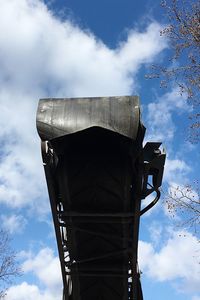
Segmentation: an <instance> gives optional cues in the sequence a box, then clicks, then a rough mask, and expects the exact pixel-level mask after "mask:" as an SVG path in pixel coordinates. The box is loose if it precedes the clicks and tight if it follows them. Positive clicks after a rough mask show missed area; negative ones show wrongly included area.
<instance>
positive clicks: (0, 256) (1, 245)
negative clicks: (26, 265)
mask: <svg viewBox="0 0 200 300" xmlns="http://www.w3.org/2000/svg"><path fill="white" fill-rule="evenodd" d="M20 275H21V270H20V268H19V265H18V263H17V260H16V253H15V252H14V251H13V250H12V249H11V246H10V238H9V235H8V233H7V232H5V231H4V230H0V299H4V297H5V295H6V290H7V288H8V286H9V285H10V284H12V283H13V281H14V279H15V277H16V276H20Z"/></svg>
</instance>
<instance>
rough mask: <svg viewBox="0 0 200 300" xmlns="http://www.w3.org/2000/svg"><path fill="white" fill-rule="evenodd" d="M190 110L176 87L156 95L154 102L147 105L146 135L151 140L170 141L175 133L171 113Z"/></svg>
mask: <svg viewBox="0 0 200 300" xmlns="http://www.w3.org/2000/svg"><path fill="white" fill-rule="evenodd" d="M188 110H190V107H189V105H187V102H186V99H185V98H184V97H183V96H181V95H180V93H179V92H178V90H177V89H173V90H172V91H171V92H168V93H166V94H164V95H163V96H161V97H158V100H157V101H156V102H151V103H149V104H148V105H147V113H146V114H147V120H146V121H147V128H148V130H147V135H148V136H147V137H146V139H148V140H152V141H155V140H157V141H162V142H163V143H164V144H165V143H167V142H170V141H171V140H172V139H173V137H174V134H175V131H176V126H175V124H174V120H173V113H174V112H176V114H181V113H183V112H188Z"/></svg>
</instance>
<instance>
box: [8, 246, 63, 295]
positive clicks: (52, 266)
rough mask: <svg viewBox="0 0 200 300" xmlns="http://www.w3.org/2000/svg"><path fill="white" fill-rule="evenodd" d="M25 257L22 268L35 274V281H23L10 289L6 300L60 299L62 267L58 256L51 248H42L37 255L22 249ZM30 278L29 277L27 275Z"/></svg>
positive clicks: (25, 271)
mask: <svg viewBox="0 0 200 300" xmlns="http://www.w3.org/2000/svg"><path fill="white" fill-rule="evenodd" d="M19 257H20V258H21V259H25V261H24V263H23V264H22V266H21V267H22V270H23V272H24V273H25V274H26V275H27V274H29V275H34V276H35V280H34V282H38V284H37V285H36V284H30V283H28V282H22V283H20V284H18V285H13V286H12V287H10V288H9V289H8V292H7V296H6V300H35V299H37V300H40V299H41V300H42V299H44V300H59V299H61V297H62V296H61V295H62V279H61V269H60V262H59V259H58V257H56V256H55V255H54V253H53V250H52V249H50V248H43V249H41V250H40V251H39V252H38V253H37V254H36V255H35V254H34V253H32V252H30V251H29V252H25V251H22V252H21V253H20V254H19ZM27 278H28V277H27Z"/></svg>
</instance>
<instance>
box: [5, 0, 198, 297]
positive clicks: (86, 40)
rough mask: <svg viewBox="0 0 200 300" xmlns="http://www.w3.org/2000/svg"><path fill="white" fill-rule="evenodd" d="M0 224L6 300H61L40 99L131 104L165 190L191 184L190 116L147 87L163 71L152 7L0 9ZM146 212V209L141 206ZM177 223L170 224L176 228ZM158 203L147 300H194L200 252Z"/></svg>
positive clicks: (29, 3) (175, 99)
mask: <svg viewBox="0 0 200 300" xmlns="http://www.w3.org/2000/svg"><path fill="white" fill-rule="evenodd" d="M0 11H1V19H0V28H1V31H0V69H1V73H0V107H1V111H0V144H1V150H0V205H1V212H0V220H1V226H2V228H4V229H6V230H8V231H9V232H10V234H11V236H12V239H13V242H12V245H13V247H14V248H15V249H16V251H17V253H18V257H19V261H20V264H21V267H22V269H23V271H24V273H23V276H22V277H20V278H19V279H18V280H17V281H16V282H15V284H13V285H12V286H11V287H10V288H9V290H8V295H7V297H6V300H25V299H26V300H32V299H34V300H35V299H38V300H40V299H43V300H57V299H61V293H62V288H61V287H62V282H61V278H60V268H59V261H58V257H57V248H56V242H55V235H54V229H53V225H52V219H51V213H50V207H49V201H48V195H47V188H46V182H45V179H44V173H43V169H42V162H41V157H40V141H39V137H38V135H37V132H36V126H35V116H36V110H37V104H38V100H39V99H40V98H44V97H84V96H112V95H113V96H115V95H139V96H140V98H141V105H142V118H143V121H144V124H145V126H146V127H147V133H146V137H145V140H146V141H147V140H148V141H162V142H163V144H164V146H165V148H166V151H167V154H168V157H167V162H166V169H165V176H164V186H165V189H166V190H167V189H168V185H169V184H170V185H173V186H175V187H176V186H177V185H178V186H182V185H183V184H186V183H191V182H193V180H194V179H196V178H198V173H197V171H198V163H197V162H198V161H199V152H198V151H197V150H198V145H192V144H190V143H188V141H187V139H186V135H185V131H186V130H187V124H188V121H187V115H188V112H191V111H192V108H191V107H189V106H188V105H187V103H186V101H185V100H184V98H182V97H180V96H179V94H178V92H177V89H176V87H175V86H174V85H173V83H172V85H171V87H169V88H168V89H167V90H165V89H164V90H163V89H160V86H159V81H157V80H155V81H152V80H146V79H145V78H144V75H145V74H147V73H148V72H149V67H150V66H151V64H152V63H156V62H159V63H163V62H164V63H166V62H168V60H167V59H168V58H167V54H168V52H169V49H168V48H169V46H168V41H167V40H166V39H164V38H161V37H160V35H159V31H160V30H161V28H162V27H163V26H164V24H165V23H166V22H167V21H166V20H165V19H164V16H163V12H162V10H161V9H160V3H159V1H153V0H149V1H140V2H138V3H136V1H135V2H133V1H131V0H123V1H122V0H115V1H114V0H107V1H106V0H102V1H92V0H84V1H80V0H79V1H78V0H70V1H67V0H66V1H64V0H63V1H39V0H9V1H6V0H0ZM145 201H146V202H145V203H147V202H148V201H149V200H148V199H147V200H145ZM178 218H179V217H178V216H175V218H174V219H176V220H179V219H178ZM174 219H173V220H172V218H171V217H170V215H169V213H168V211H167V208H166V205H165V204H164V202H163V201H162V200H161V201H160V203H159V204H158V205H157V206H156V207H155V208H153V209H152V211H151V212H150V213H148V214H146V215H145V216H144V217H143V218H142V220H141V231H140V243H139V245H140V247H139V249H140V251H139V261H140V268H141V270H142V273H143V274H142V285H143V291H144V299H145V300H151V299H154V300H160V299H162V300H165V299H172V300H173V299H176V300H199V299H200V288H199V287H200V284H199V283H200V282H199V272H200V268H199V264H198V262H199V256H198V253H199V252H198V251H199V244H198V241H197V238H196V237H195V236H194V235H193V233H192V232H190V231H189V229H188V228H185V229H181V228H178V227H175V228H174V223H175V221H174Z"/></svg>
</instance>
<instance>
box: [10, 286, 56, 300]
mask: <svg viewBox="0 0 200 300" xmlns="http://www.w3.org/2000/svg"><path fill="white" fill-rule="evenodd" d="M5 299H6V300H60V299H61V294H60V295H58V294H57V295H55V294H51V292H50V291H48V290H47V291H40V290H39V288H38V287H37V286H36V285H32V284H31V285H30V284H28V283H27V282H22V283H21V284H19V285H14V286H12V287H10V288H9V289H8V292H7V296H6V297H5Z"/></svg>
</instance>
